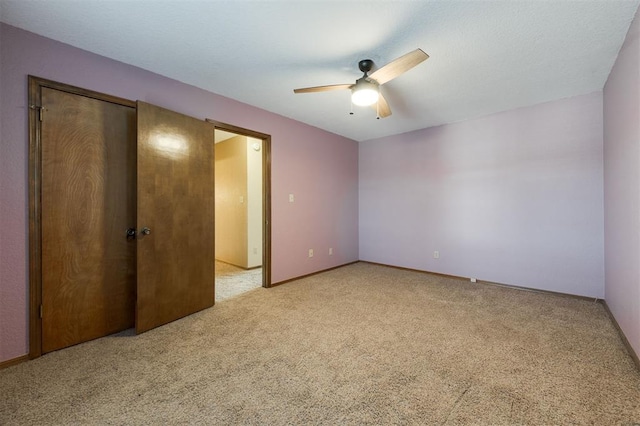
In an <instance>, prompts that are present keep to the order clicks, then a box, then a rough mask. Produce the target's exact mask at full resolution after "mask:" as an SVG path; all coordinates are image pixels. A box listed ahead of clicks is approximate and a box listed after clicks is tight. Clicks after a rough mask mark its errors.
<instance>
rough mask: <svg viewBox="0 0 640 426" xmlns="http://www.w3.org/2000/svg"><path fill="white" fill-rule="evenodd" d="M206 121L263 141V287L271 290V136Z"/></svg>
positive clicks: (220, 127)
mask: <svg viewBox="0 0 640 426" xmlns="http://www.w3.org/2000/svg"><path fill="white" fill-rule="evenodd" d="M205 121H207V122H209V123H211V124H213V125H214V127H215V129H218V130H224V131H225V132H230V133H236V134H238V135H242V136H248V137H251V138H255V139H262V152H263V155H262V287H265V288H269V287H271V135H268V134H266V133H260V132H256V131H254V130H249V129H245V128H242V127H238V126H234V125H232V124H227V123H222V122H220V121H215V120H212V119H210V118H207V119H205ZM214 131H215V130H214Z"/></svg>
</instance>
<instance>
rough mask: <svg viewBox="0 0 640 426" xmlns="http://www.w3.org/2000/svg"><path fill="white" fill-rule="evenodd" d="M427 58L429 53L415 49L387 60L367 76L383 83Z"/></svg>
mask: <svg viewBox="0 0 640 426" xmlns="http://www.w3.org/2000/svg"><path fill="white" fill-rule="evenodd" d="M428 58H429V55H427V54H426V53H424V52H423V51H422V49H416V50H414V51H413V52H409V53H407V54H406V55H404V56H400V57H399V58H398V59H395V60H393V61H391V62H389V63H388V64H387V65H385V66H383V67H382V68H380V69H379V70H377V71H375V72H373V73H372V74H371V75H370V76H369V77H371V78H372V79H374V80H375V81H377V82H378V84H384V83H386V82H387V81H389V80H393V79H394V78H396V77H398V76H399V75H400V74H403V73H405V72H407V71H409V70H410V69H411V68H413V67H415V66H416V65H418V64H419V63H421V62H423V61H426V60H427V59H428Z"/></svg>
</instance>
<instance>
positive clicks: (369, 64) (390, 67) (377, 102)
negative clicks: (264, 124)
mask: <svg viewBox="0 0 640 426" xmlns="http://www.w3.org/2000/svg"><path fill="white" fill-rule="evenodd" d="M428 58H429V55H427V54H426V53H424V52H423V51H422V49H416V50H414V51H412V52H409V53H407V54H406V55H403V56H401V57H399V58H397V59H395V60H393V61H391V62H389V63H388V64H387V65H385V66H383V67H382V68H380V69H378V70H376V71H374V72H373V73H372V74H371V75H369V72H370V71H371V69H372V68H373V61H372V60H371V59H363V60H361V61H360V62H358V68H360V71H362V72H363V73H364V75H363V76H362V77H360V78H359V79H357V80H356V82H355V83H354V84H332V85H328V86H316V87H305V88H302V89H295V90H294V91H293V92H294V93H313V92H327V91H330V90H344V89H350V90H351V101H352V102H353V103H354V104H356V105H358V106H370V105H371V106H373V107H374V108H376V110H377V112H378V117H377V118H385V117H388V116H390V115H391V109H390V108H389V104H388V103H387V101H386V100H385V99H384V97H383V96H382V94H381V93H380V86H381V85H383V84H384V83H386V82H388V81H390V80H393V79H394V78H396V77H398V76H399V75H401V74H404V73H405V72H407V71H409V70H410V69H411V68H413V67H415V66H416V65H418V64H419V63H421V62H423V61H425V60H427V59H428Z"/></svg>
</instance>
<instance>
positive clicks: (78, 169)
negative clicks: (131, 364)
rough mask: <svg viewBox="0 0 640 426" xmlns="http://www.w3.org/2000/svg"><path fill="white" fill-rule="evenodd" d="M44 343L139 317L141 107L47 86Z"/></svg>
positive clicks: (63, 341) (56, 345)
mask: <svg viewBox="0 0 640 426" xmlns="http://www.w3.org/2000/svg"><path fill="white" fill-rule="evenodd" d="M41 96H42V106H43V108H44V111H43V120H42V127H41V129H42V130H41V132H42V188H41V200H42V219H41V227H42V228H41V232H42V269H41V270H42V312H43V317H42V351H43V352H49V351H53V350H56V349H60V348H63V347H66V346H70V345H73V344H77V343H81V342H84V341H87V340H91V339H94V338H97V337H101V336H105V335H108V334H112V333H115V332H118V331H121V330H124V329H127V328H130V327H132V326H133V324H134V312H135V311H134V309H135V273H136V269H135V250H136V247H135V243H134V242H133V241H131V242H128V241H127V239H126V234H125V230H126V229H127V228H128V227H131V226H135V195H136V194H135V167H136V163H135V156H136V151H135V145H136V144H135V138H136V131H135V127H136V122H135V117H136V112H135V109H134V108H131V107H127V106H123V105H118V104H115V103H110V102H105V101H101V100H96V99H92V98H89V97H85V96H80V95H76V94H71V93H67V92H64V91H60V90H55V89H50V88H46V87H44V88H42V93H41Z"/></svg>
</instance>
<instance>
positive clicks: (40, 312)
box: [40, 305, 42, 318]
mask: <svg viewBox="0 0 640 426" xmlns="http://www.w3.org/2000/svg"><path fill="white" fill-rule="evenodd" d="M40 318H42V305H40Z"/></svg>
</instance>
